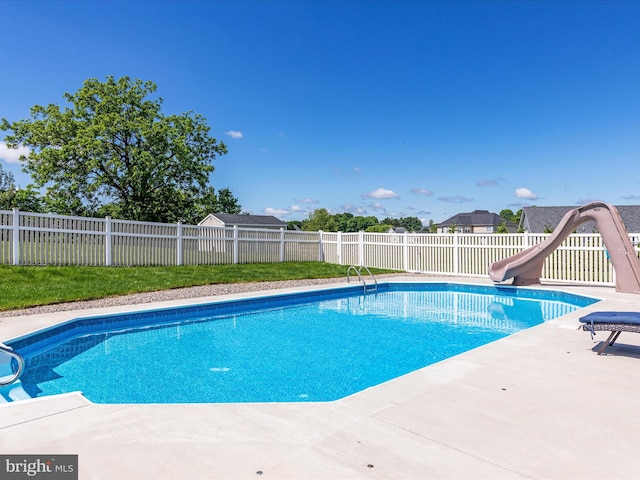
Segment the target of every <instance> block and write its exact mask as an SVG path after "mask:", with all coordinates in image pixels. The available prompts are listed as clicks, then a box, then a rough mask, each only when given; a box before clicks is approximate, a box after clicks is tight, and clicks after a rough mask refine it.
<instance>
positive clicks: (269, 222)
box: [211, 213, 287, 227]
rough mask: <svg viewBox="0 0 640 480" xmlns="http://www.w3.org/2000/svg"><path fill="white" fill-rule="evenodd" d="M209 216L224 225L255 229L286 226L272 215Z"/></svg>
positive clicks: (226, 214)
mask: <svg viewBox="0 0 640 480" xmlns="http://www.w3.org/2000/svg"><path fill="white" fill-rule="evenodd" d="M211 215H213V216H214V217H216V218H217V219H219V220H221V221H222V222H224V224H225V225H248V226H255V227H263V226H276V227H286V226H287V224H286V222H283V221H282V220H279V219H277V218H276V217H274V216H272V215H233V214H231V213H212V214H211Z"/></svg>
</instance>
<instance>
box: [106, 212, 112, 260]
mask: <svg viewBox="0 0 640 480" xmlns="http://www.w3.org/2000/svg"><path fill="white" fill-rule="evenodd" d="M112 248H113V247H112V243H111V217H105V219H104V263H105V264H106V266H107V267H110V266H112V265H113V252H112Z"/></svg>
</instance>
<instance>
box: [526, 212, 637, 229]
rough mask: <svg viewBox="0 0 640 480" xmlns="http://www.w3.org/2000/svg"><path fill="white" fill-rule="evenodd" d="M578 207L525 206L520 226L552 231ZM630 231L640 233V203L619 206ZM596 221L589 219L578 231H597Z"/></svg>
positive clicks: (625, 224)
mask: <svg viewBox="0 0 640 480" xmlns="http://www.w3.org/2000/svg"><path fill="white" fill-rule="evenodd" d="M574 208H577V207H576V206H573V207H567V206H560V207H524V208H523V209H522V215H521V216H520V228H521V229H522V230H524V231H527V232H529V233H551V232H553V230H554V229H555V228H556V227H557V226H558V224H559V223H560V221H561V220H562V217H564V216H565V214H566V213H567V212H569V211H570V210H573V209H574ZM616 208H617V209H618V212H620V216H621V217H622V221H623V223H624V226H625V228H626V229H627V232H628V233H640V205H620V206H617V205H616ZM597 231H598V229H597V227H596V223H595V222H593V221H588V222H585V223H583V224H582V225H580V226H578V228H577V229H576V233H594V232H597Z"/></svg>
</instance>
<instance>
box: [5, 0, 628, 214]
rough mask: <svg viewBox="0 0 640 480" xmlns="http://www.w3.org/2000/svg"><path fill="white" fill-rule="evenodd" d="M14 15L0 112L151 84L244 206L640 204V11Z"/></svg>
mask: <svg viewBox="0 0 640 480" xmlns="http://www.w3.org/2000/svg"><path fill="white" fill-rule="evenodd" d="M0 18H2V19H3V22H2V38H3V41H2V44H3V47H2V49H3V62H2V67H1V68H0V117H4V118H7V119H8V120H10V121H14V120H18V119H22V118H26V117H27V116H28V115H29V108H30V107H31V106H33V105H35V104H40V105H46V104H49V103H57V104H59V105H62V104H63V98H62V95H63V93H64V92H75V91H76V90H77V89H78V88H80V87H81V86H82V82H83V81H84V80H86V79H87V78H98V79H104V78H105V77H106V76H108V75H114V76H116V77H120V76H124V75H128V76H130V77H132V78H139V79H142V80H152V81H154V82H155V83H156V84H157V86H158V92H157V93H158V95H159V96H160V97H162V98H163V99H164V109H163V111H164V112H165V113H167V114H169V113H182V112H186V111H193V112H195V113H199V114H202V115H203V116H205V117H206V119H207V122H208V124H209V126H210V127H211V135H212V136H213V137H215V138H216V139H218V140H221V141H223V142H224V143H225V144H226V145H227V147H228V150H229V153H228V154H227V155H225V156H223V157H220V158H218V159H216V161H215V163H214V165H215V167H216V170H215V172H214V173H213V174H212V176H211V183H212V185H213V186H215V187H216V188H222V187H229V188H230V189H231V191H232V192H233V193H234V195H235V196H236V197H238V199H239V201H240V203H241V205H242V206H243V208H244V210H245V211H246V212H249V213H253V214H269V215H275V216H277V217H278V218H280V219H282V220H285V221H288V220H300V219H304V218H306V217H307V216H308V215H309V213H310V212H312V211H313V210H315V209H317V208H326V209H327V210H329V211H330V212H331V213H341V212H351V213H353V214H354V215H375V216H377V217H378V218H380V219H383V218H385V217H387V216H390V217H401V216H416V217H418V218H420V219H421V220H423V222H424V223H425V224H427V223H428V221H429V220H433V221H435V222H436V223H437V222H441V221H444V220H445V219H447V218H448V217H450V216H452V215H454V214H456V213H459V212H469V211H472V210H476V209H483V210H490V211H492V212H496V213H499V212H500V210H502V209H504V208H510V209H512V210H514V211H515V210H517V209H519V208H521V207H523V206H528V205H540V206H547V205H581V204H584V203H588V202H589V201H593V200H601V201H605V202H608V203H612V204H615V205H627V204H640V175H638V174H637V172H638V170H639V169H640V28H638V25H639V24H640V2H634V1H621V2H616V1H602V2H598V1H585V2H580V1H569V2H554V1H538V2H535V1H514V2H506V1H502V2H499V1H494V2H484V1H481V0H477V1H468V2H465V1H450V2H438V1H417V0H416V1H407V2H403V1H394V2H386V1H380V0H377V1H373V0H372V1H355V0H352V1H316V2H314V1H294V0H290V1H283V2H271V1H266V0H264V1H253V2H248V1H247V2H244V1H200V2H190V1H163V2H155V1H140V2H128V1H113V2H99V1H85V2H79V1H70V2H57V1H37V2H29V1H6V0H5V1H3V2H0ZM3 138H4V133H1V132H0V141H1V140H2V139H3ZM0 160H1V161H2V167H3V168H4V169H5V170H9V171H11V172H13V173H14V175H15V176H16V180H17V182H18V183H19V184H20V185H21V186H25V185H26V184H28V183H29V182H30V179H29V177H28V176H27V175H25V174H23V173H20V165H18V164H17V163H15V152H8V151H7V150H6V149H5V148H3V144H0Z"/></svg>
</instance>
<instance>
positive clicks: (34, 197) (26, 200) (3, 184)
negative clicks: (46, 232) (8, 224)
mask: <svg viewBox="0 0 640 480" xmlns="http://www.w3.org/2000/svg"><path fill="white" fill-rule="evenodd" d="M13 208H17V209H20V210H22V211H24V212H35V213H39V212H44V211H45V203H44V200H43V198H42V197H41V195H40V194H39V193H38V191H37V190H36V189H35V188H34V187H33V185H29V186H27V188H18V187H17V186H16V183H15V177H14V176H13V173H11V172H8V171H6V170H5V169H4V168H2V165H0V210H11V209H13Z"/></svg>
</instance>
